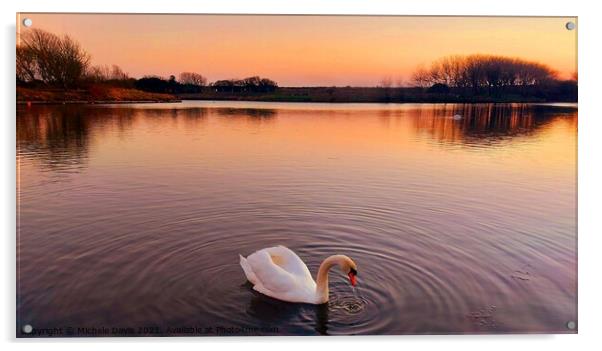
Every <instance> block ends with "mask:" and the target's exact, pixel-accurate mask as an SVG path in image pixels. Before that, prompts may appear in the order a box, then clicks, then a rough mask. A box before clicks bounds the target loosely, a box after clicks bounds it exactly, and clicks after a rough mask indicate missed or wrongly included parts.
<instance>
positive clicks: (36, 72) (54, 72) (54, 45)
mask: <svg viewBox="0 0 602 351" xmlns="http://www.w3.org/2000/svg"><path fill="white" fill-rule="evenodd" d="M89 63H90V55H88V53H87V52H86V51H84V50H83V49H82V48H81V46H80V44H79V43H78V42H76V41H75V40H73V39H71V37H69V36H67V35H65V36H62V37H59V36H58V35H56V34H52V33H50V32H46V31H44V30H41V29H30V30H27V31H26V32H25V33H23V34H21V41H20V43H19V48H18V49H17V77H18V79H20V80H23V81H26V82H30V81H35V80H39V81H42V82H44V83H46V84H49V85H56V86H60V87H63V88H69V87H73V86H75V85H77V84H78V83H79V82H81V80H82V78H83V77H84V75H85V73H86V70H87V68H88V66H89Z"/></svg>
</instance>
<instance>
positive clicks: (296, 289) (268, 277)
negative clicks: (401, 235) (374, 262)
mask: <svg viewBox="0 0 602 351" xmlns="http://www.w3.org/2000/svg"><path fill="white" fill-rule="evenodd" d="M239 256H240V266H241V267H242V269H243V271H244V272H245V275H246V276H247V279H248V280H249V281H250V282H251V283H252V284H253V289H255V290H256V291H258V292H260V293H262V294H264V295H267V296H270V297H273V298H275V299H278V300H283V301H288V302H302V303H311V304H322V303H326V302H328V271H329V270H330V268H332V267H333V266H334V265H338V266H339V267H340V268H341V270H343V273H345V274H347V276H348V277H349V281H350V282H351V285H353V286H355V284H356V278H355V276H356V275H357V266H356V265H355V262H353V260H352V259H350V258H349V257H347V256H345V255H333V256H330V257H328V258H327V259H325V260H324V261H323V262H322V264H321V265H320V269H319V270H318V276H317V283H316V282H314V280H313V278H312V277H311V273H309V269H307V266H306V265H305V263H303V261H302V260H301V259H300V258H299V256H297V254H295V253H294V252H293V251H291V250H290V249H288V248H286V247H284V246H276V247H269V248H267V249H263V250H259V251H257V252H255V253H253V254H251V255H249V256H248V257H247V258H244V257H243V256H242V255H239Z"/></svg>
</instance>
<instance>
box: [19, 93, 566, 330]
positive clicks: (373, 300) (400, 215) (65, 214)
mask: <svg viewBox="0 0 602 351" xmlns="http://www.w3.org/2000/svg"><path fill="white" fill-rule="evenodd" d="M456 114H459V115H461V116H463V118H461V119H458V118H453V116H454V115H456ZM576 146H577V110H576V107H575V106H571V105H554V106H549V105H548V106H545V105H430V104H424V105H393V104H392V105H379V104H363V105H358V104H286V103H245V102H184V103H181V104H161V105H152V104H148V105H147V104H138V105H114V106H34V107H24V106H23V107H21V106H20V107H18V113H17V163H18V172H19V174H18V206H19V216H18V229H19V233H18V235H19V236H18V268H19V272H18V280H19V282H18V306H17V309H18V310H17V315H18V316H17V317H18V328H21V326H22V325H24V324H31V325H33V326H34V328H52V327H63V328H67V327H72V328H77V327H89V328H101V327H106V328H112V327H122V328H134V330H135V332H136V333H137V332H138V331H139V330H138V328H139V327H151V329H149V330H147V332H148V333H152V332H153V331H157V329H152V327H158V328H159V329H158V331H159V332H160V333H161V334H163V335H164V334H176V335H188V334H187V333H188V332H190V329H186V328H190V327H195V328H200V329H198V330H199V331H202V332H197V334H207V335H230V334H232V335H249V334H250V335H256V334H260V335H264V334H266V335H272V334H278V335H281V334H286V335H288V334H294V335H298V334H303V335H305V334H310V335H313V334H400V333H401V334H406V333H490V332H569V330H568V329H567V327H566V323H567V322H568V321H576V318H577V310H576V287H577V276H576V206H577V203H576V185H577V184H576ZM276 244H282V245H285V246H288V247H289V248H291V249H292V250H294V251H295V252H297V253H298V254H299V256H300V257H301V258H302V259H303V260H304V261H305V262H306V263H307V265H308V267H309V269H310V271H312V273H313V274H314V275H315V273H316V271H317V268H318V266H319V264H320V262H321V261H322V260H323V259H324V258H326V257H327V256H329V255H331V254H336V253H341V254H347V255H349V256H351V257H352V258H353V259H354V260H355V261H356V262H357V264H358V272H359V276H358V286H357V287H356V288H355V289H353V288H352V287H351V286H350V285H349V284H348V282H347V279H346V277H344V276H343V275H342V274H340V273H339V272H338V271H333V272H331V274H330V277H331V293H330V302H329V303H328V305H323V306H312V305H302V304H289V303H284V302H279V301H276V300H272V299H270V298H267V297H265V296H262V295H259V294H258V293H256V292H254V291H253V290H252V288H251V286H250V284H248V283H246V281H245V276H244V274H243V272H242V270H241V268H240V267H239V265H238V254H239V253H241V254H243V255H248V254H250V253H252V252H254V251H255V250H258V249H261V248H264V247H268V246H273V245H276ZM168 328H179V329H171V330H170V329H168ZM220 328H224V329H220Z"/></svg>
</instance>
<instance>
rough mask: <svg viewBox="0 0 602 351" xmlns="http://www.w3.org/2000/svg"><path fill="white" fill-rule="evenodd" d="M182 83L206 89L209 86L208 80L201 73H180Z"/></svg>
mask: <svg viewBox="0 0 602 351" xmlns="http://www.w3.org/2000/svg"><path fill="white" fill-rule="evenodd" d="M180 83H181V84H190V85H196V86H199V87H204V86H206V85H207V78H205V77H203V75H201V74H199V73H193V72H182V73H180Z"/></svg>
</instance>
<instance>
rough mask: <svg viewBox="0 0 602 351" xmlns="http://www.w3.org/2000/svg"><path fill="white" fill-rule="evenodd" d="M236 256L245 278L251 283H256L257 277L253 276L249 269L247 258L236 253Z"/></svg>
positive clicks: (251, 270)
mask: <svg viewBox="0 0 602 351" xmlns="http://www.w3.org/2000/svg"><path fill="white" fill-rule="evenodd" d="M238 256H239V257H240V266H241V267H242V270H243V271H244V272H245V275H246V276H247V280H248V281H250V282H251V283H252V284H253V285H255V284H256V283H257V277H256V276H255V273H253V269H251V266H250V265H249V262H247V259H246V258H244V257H242V255H238Z"/></svg>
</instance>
